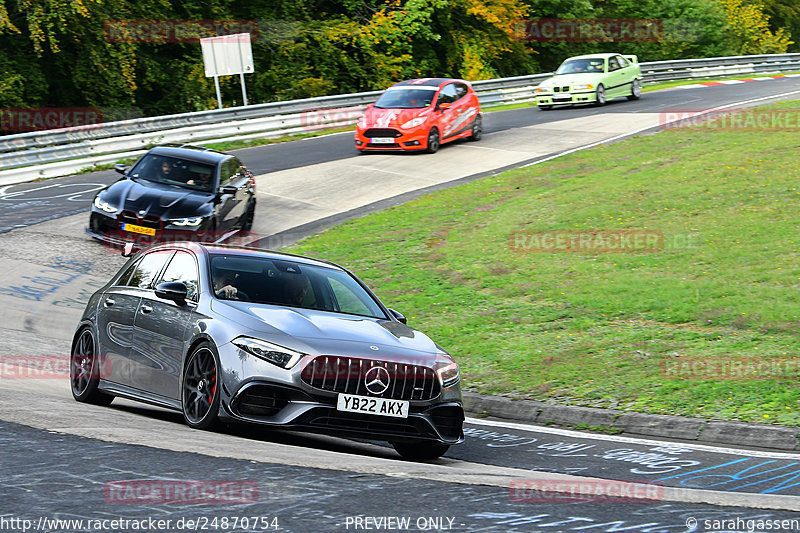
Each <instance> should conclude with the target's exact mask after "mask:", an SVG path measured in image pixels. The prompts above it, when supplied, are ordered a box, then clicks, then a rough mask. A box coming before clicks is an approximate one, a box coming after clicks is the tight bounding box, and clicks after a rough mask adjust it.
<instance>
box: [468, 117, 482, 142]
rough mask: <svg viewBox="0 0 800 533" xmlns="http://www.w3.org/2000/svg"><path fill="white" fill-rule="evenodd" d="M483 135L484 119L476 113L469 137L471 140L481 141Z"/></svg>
mask: <svg viewBox="0 0 800 533" xmlns="http://www.w3.org/2000/svg"><path fill="white" fill-rule="evenodd" d="M481 137H483V119H482V118H481V116H480V115H476V116H475V120H474V121H473V122H472V135H470V136H469V137H467V138H468V139H469V140H470V141H480V140H481Z"/></svg>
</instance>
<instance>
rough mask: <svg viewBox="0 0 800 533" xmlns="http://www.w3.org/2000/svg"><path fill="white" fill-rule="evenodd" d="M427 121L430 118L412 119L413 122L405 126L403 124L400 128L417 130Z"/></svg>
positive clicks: (410, 121)
mask: <svg viewBox="0 0 800 533" xmlns="http://www.w3.org/2000/svg"><path fill="white" fill-rule="evenodd" d="M426 120H428V117H417V118H412V119H411V120H409V121H408V122H406V123H405V124H403V125H402V126H400V127H401V128H403V129H408V128H416V127H417V126H419V125H420V124H424V123H425V121H426Z"/></svg>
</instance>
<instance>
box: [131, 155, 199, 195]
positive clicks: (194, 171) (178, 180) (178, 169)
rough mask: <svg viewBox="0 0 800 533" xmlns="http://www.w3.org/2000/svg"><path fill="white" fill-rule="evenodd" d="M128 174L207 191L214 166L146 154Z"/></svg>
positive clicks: (136, 177)
mask: <svg viewBox="0 0 800 533" xmlns="http://www.w3.org/2000/svg"><path fill="white" fill-rule="evenodd" d="M128 175H129V176H130V177H132V178H134V179H143V180H147V181H153V182H156V183H164V184H166V185H177V186H179V187H186V188H189V189H196V190H202V191H206V192H207V191H210V190H211V181H212V177H213V176H214V166H213V165H208V164H206V163H198V162H196V161H190V160H187V159H179V158H177V157H170V156H164V155H155V154H146V155H145V156H144V157H142V158H141V159H140V160H139V161H138V162H137V163H136V165H135V166H134V167H133V168H132V169H131V171H130V172H129V173H128Z"/></svg>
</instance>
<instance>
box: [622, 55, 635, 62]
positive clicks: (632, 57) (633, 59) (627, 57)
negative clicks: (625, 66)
mask: <svg viewBox="0 0 800 533" xmlns="http://www.w3.org/2000/svg"><path fill="white" fill-rule="evenodd" d="M622 57H624V58H625V59H627V60H628V61H630V62H631V63H633V64H636V63H638V62H639V58H638V57H636V56H622Z"/></svg>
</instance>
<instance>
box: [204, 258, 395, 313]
mask: <svg viewBox="0 0 800 533" xmlns="http://www.w3.org/2000/svg"><path fill="white" fill-rule="evenodd" d="M211 282H212V285H213V287H214V293H215V296H216V297H217V298H220V299H232V300H240V301H247V302H253V303H263V304H273V305H283V306H288V307H300V308H306V309H318V310H321V311H332V312H340V313H347V314H352V315H359V316H369V317H374V318H386V316H385V315H384V314H383V311H381V308H380V305H379V304H378V303H377V302H376V301H375V300H374V299H373V298H372V297H371V296H370V295H369V293H368V292H367V291H365V290H364V288H363V287H362V286H361V285H360V284H359V283H358V282H357V281H356V280H355V279H353V278H352V277H351V276H350V275H349V274H347V273H346V272H342V271H341V270H337V269H334V268H326V267H322V266H316V265H306V264H303V263H295V262H294V261H284V260H280V259H268V258H264V257H257V256H242V255H227V254H213V255H212V256H211ZM227 285H231V286H233V287H234V288H235V289H236V294H237V295H236V296H235V297H226V298H223V297H222V296H221V294H220V289H222V288H223V287H225V286H227Z"/></svg>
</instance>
